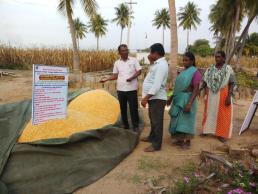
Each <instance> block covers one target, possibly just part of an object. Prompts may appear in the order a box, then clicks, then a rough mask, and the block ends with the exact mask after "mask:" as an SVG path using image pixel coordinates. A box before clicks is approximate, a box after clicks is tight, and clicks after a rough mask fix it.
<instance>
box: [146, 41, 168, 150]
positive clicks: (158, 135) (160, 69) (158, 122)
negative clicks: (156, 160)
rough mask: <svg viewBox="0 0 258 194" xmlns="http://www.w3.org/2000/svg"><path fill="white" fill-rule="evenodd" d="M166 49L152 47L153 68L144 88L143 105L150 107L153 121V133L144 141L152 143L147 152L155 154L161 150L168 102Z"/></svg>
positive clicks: (156, 45) (151, 60)
mask: <svg viewBox="0 0 258 194" xmlns="http://www.w3.org/2000/svg"><path fill="white" fill-rule="evenodd" d="M164 56H165V51H164V47H163V45H162V44H160V43H156V44H153V45H152V46H151V47H150V55H149V56H148V58H149V60H150V63H151V66H150V71H149V73H148V74H147V76H146V78H145V80H144V82H143V86H142V97H143V99H142V101H141V105H142V106H143V107H146V105H147V104H148V105H149V117H150V121H151V131H150V134H149V136H148V137H146V138H143V139H142V141H144V142H150V143H151V146H149V147H147V148H146V149H145V150H144V151H145V152H154V151H158V150H160V149H161V144H162V137H163V118H164V110H165V106H166V102H167V93H166V83H167V78H168V63H167V61H166V59H165V57H164Z"/></svg>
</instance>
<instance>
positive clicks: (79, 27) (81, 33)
mask: <svg viewBox="0 0 258 194" xmlns="http://www.w3.org/2000/svg"><path fill="white" fill-rule="evenodd" d="M74 30H75V37H76V39H77V40H79V39H83V38H85V37H86V33H87V26H86V25H85V24H84V23H82V21H80V19H79V18H76V19H75V20H74Z"/></svg>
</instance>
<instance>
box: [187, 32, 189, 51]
mask: <svg viewBox="0 0 258 194" xmlns="http://www.w3.org/2000/svg"><path fill="white" fill-rule="evenodd" d="M188 50H189V30H187V43H186V51H188Z"/></svg>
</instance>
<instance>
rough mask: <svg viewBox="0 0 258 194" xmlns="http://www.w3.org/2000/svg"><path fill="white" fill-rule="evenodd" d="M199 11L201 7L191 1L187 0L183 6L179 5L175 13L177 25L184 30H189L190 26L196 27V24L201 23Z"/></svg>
mask: <svg viewBox="0 0 258 194" xmlns="http://www.w3.org/2000/svg"><path fill="white" fill-rule="evenodd" d="M200 11H201V9H200V8H198V7H197V5H196V4H194V3H193V2H188V3H187V4H186V6H185V7H181V8H180V12H179V13H178V15H177V16H178V20H179V26H182V27H183V29H184V30H186V29H187V30H191V29H192V27H193V28H194V29H196V28H197V25H199V24H200V23H201V19H200V18H199V15H200Z"/></svg>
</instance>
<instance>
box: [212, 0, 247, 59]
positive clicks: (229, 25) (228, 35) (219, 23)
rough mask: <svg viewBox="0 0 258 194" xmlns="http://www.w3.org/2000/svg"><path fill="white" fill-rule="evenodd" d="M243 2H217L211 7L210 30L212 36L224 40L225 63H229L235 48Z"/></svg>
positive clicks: (222, 0)
mask: <svg viewBox="0 0 258 194" xmlns="http://www.w3.org/2000/svg"><path fill="white" fill-rule="evenodd" d="M243 11H244V1H243V0H218V1H217V3H216V4H215V5H213V6H212V7H211V12H210V14H209V20H210V22H211V23H212V26H211V28H210V29H211V30H212V31H214V34H215V35H216V34H220V36H221V37H222V38H224V39H225V46H224V50H225V53H226V56H227V58H226V63H229V62H230V60H231V58H232V57H230V55H231V53H232V52H233V51H234V48H235V46H236V44H235V43H236V41H235V40H236V32H237V31H239V30H240V26H241V22H242V19H243V16H244V14H243V13H244V12H243Z"/></svg>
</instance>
